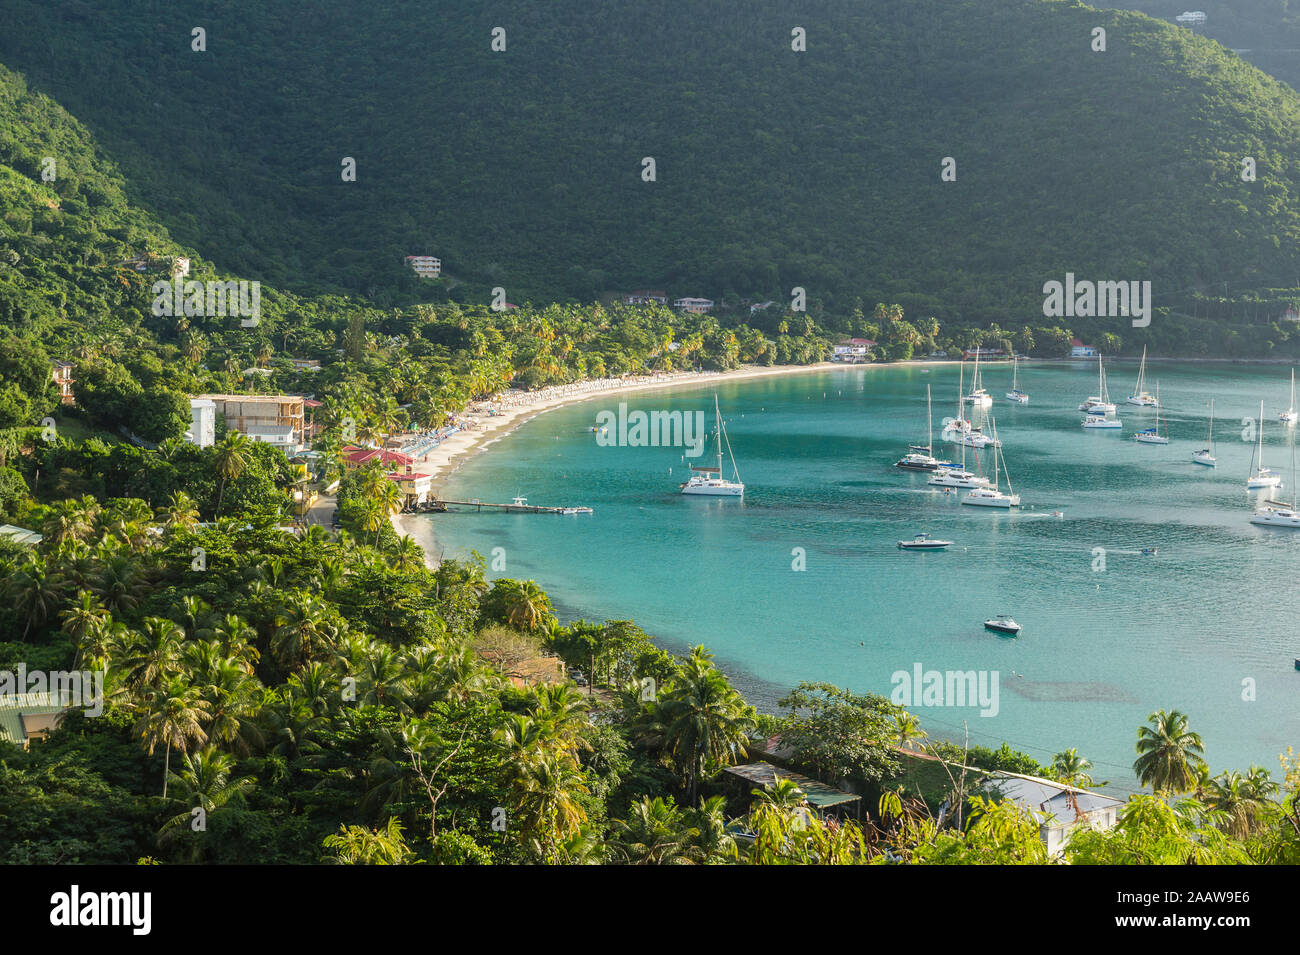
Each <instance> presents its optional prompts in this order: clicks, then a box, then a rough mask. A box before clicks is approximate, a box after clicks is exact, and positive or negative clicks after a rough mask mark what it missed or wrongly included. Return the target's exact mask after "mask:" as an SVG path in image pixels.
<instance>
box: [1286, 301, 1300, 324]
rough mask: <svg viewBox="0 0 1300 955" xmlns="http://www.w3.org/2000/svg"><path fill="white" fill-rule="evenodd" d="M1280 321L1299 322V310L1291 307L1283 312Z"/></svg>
mask: <svg viewBox="0 0 1300 955" xmlns="http://www.w3.org/2000/svg"><path fill="white" fill-rule="evenodd" d="M1282 321H1284V322H1300V310H1298V309H1296V307H1295V306H1294V305H1293V306H1291V307H1290V308H1288V309H1287V310H1286V311H1285V312H1283V313H1282Z"/></svg>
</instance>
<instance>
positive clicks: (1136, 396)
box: [1128, 345, 1160, 408]
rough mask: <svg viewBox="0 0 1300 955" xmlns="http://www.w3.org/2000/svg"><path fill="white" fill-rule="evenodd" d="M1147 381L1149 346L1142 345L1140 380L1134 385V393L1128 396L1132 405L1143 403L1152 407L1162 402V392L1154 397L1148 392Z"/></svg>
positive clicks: (1147, 406) (1144, 405)
mask: <svg viewBox="0 0 1300 955" xmlns="http://www.w3.org/2000/svg"><path fill="white" fill-rule="evenodd" d="M1146 383H1147V346H1146V345H1143V346H1142V364H1140V365H1138V380H1137V384H1135V385H1134V386H1133V394H1131V395H1129V396H1128V403H1129V404H1131V405H1141V406H1142V407H1144V408H1151V407H1154V406H1157V405H1159V404H1160V394H1159V392H1157V393H1156V396H1155V397H1154V398H1153V397H1151V395H1150V394H1148V393H1147V392H1146V390H1145V389H1146Z"/></svg>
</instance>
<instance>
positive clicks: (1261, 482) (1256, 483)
mask: <svg viewBox="0 0 1300 955" xmlns="http://www.w3.org/2000/svg"><path fill="white" fill-rule="evenodd" d="M1254 464H1255V473H1254V474H1253V475H1251V477H1249V478H1248V479H1247V480H1246V490H1248V491H1257V490H1259V489H1260V488H1265V487H1281V486H1282V476H1281V475H1279V474H1278V473H1277V472H1276V471H1274V470H1272V469H1270V468H1266V467H1264V402H1262V401H1261V402H1260V403H1259V447H1258V449H1257V450H1256V452H1255V460H1254Z"/></svg>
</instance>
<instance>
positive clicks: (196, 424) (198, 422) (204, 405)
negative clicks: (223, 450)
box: [185, 398, 217, 448]
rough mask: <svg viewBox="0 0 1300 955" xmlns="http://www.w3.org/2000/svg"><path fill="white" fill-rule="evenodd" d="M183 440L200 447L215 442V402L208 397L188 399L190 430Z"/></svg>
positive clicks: (206, 446)
mask: <svg viewBox="0 0 1300 955" xmlns="http://www.w3.org/2000/svg"><path fill="white" fill-rule="evenodd" d="M185 440H187V441H189V443H190V444H195V445H198V446H199V447H200V448H210V447H212V446H213V445H214V444H216V443H217V403H216V402H215V401H212V400H210V399H208V398H191V399H190V430H189V431H187V432H185Z"/></svg>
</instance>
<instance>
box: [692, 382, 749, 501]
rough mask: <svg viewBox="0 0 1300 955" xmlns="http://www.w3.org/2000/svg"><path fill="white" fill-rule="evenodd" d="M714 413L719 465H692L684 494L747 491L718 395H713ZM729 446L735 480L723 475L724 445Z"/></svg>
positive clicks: (730, 494)
mask: <svg viewBox="0 0 1300 955" xmlns="http://www.w3.org/2000/svg"><path fill="white" fill-rule="evenodd" d="M713 413H714V416H715V418H716V420H717V431H718V466H717V467H711V466H703V467H697V466H695V465H692V466H691V471H692V472H693V473H692V474H691V479H690V480H689V481H687V482H686V483H685V484H683V485H682V486H681V487H682V493H683V494H700V495H709V496H712V497H740V496H741V495H743V494H744V493H745V485H743V484H741V483H740V471H739V470H738V469H737V468H736V458H735V455H733V454H732V453H731V442H730V441H728V440H727V429H726V428H725V427H723V424H722V411H721V409H720V408H719V407H718V396H717V395H714V396H713ZM724 444H725V445H726V447H727V456H728V457H730V458H731V471H732V474H733V476H734V477H735V480H734V481H727V480H724V479H723V477H722V447H723V445H724Z"/></svg>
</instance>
